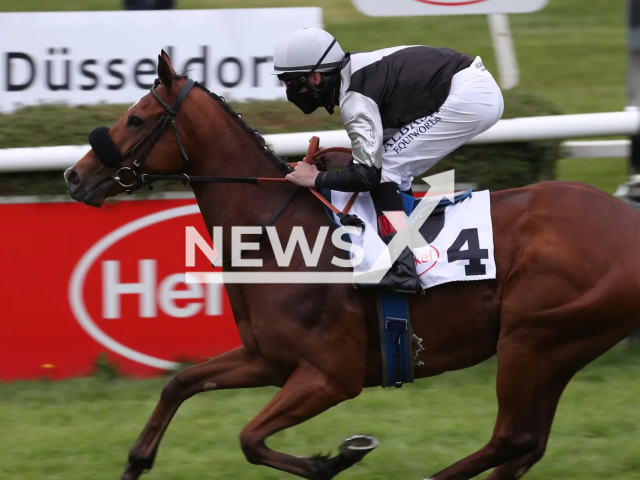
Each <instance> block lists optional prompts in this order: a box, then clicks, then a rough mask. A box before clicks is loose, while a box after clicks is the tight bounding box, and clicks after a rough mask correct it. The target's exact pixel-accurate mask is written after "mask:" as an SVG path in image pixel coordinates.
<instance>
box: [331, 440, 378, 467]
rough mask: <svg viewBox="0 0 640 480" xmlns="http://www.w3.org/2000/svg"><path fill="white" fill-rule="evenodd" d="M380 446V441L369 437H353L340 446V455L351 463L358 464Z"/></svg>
mask: <svg viewBox="0 0 640 480" xmlns="http://www.w3.org/2000/svg"><path fill="white" fill-rule="evenodd" d="M378 445H380V441H378V439H377V438H376V437H372V436H371V435H354V436H352V437H349V438H347V439H346V440H345V441H344V442H342V445H340V453H341V454H342V456H344V457H346V458H348V459H349V460H351V461H352V462H354V463H355V462H359V461H360V460H362V458H363V457H364V456H365V455H366V454H367V453H369V452H370V451H371V450H373V449H374V448H376V447H377V446H378Z"/></svg>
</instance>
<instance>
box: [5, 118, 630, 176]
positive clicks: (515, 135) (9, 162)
mask: <svg viewBox="0 0 640 480" xmlns="http://www.w3.org/2000/svg"><path fill="white" fill-rule="evenodd" d="M638 133H640V111H638V110H637V109H628V110H627V111H624V112H612V113H589V114H583V115H557V116H550V117H531V118H516V119H512V120H501V121H500V122H498V124H497V125H495V126H494V127H493V128H491V129H490V130H488V131H487V132H485V133H483V134H481V135H479V136H477V137H476V138H474V139H473V140H472V141H471V142H469V143H475V144H482V143H485V144H486V143H512V142H528V141H535V140H552V139H555V140H559V139H567V138H589V137H591V138H593V137H608V136H632V135H636V134H638ZM312 136H316V137H319V138H320V145H321V146H323V147H349V146H351V142H350V141H349V137H348V136H347V134H346V132H345V131H344V130H331V131H324V132H304V133H283V134H276V135H265V139H266V141H267V143H268V144H269V145H271V148H272V149H273V150H274V151H275V152H276V153H277V154H278V155H280V156H283V157H294V156H301V155H304V154H305V153H306V151H307V147H308V145H309V139H310V138H311V137H312ZM621 145H622V144H617V146H616V148H617V149H618V150H617V153H620V152H621V151H625V152H626V151H628V148H629V147H628V146H626V147H625V146H621ZM624 145H627V144H624ZM609 146H612V145H611V144H609V145H606V144H605V145H603V146H601V151H602V148H605V149H606V148H608V147H609ZM574 147H575V148H577V147H576V146H575V145H574ZM89 148H90V147H89V145H79V146H60V147H38V148H9V149H5V150H0V173H6V172H28V171H40V170H63V169H65V168H68V167H70V166H72V165H73V164H74V163H75V162H77V161H78V160H79V159H80V158H82V157H83V156H84V155H85V154H86V152H87V151H88V150H89ZM569 148H571V147H569ZM582 148H584V142H582ZM625 148H626V149H627V150H624V149H625ZM621 149H622V150H621ZM571 156H573V155H571ZM604 156H609V155H604ZM611 156H614V155H611ZM576 158H578V157H576ZM580 158H581V157H580Z"/></svg>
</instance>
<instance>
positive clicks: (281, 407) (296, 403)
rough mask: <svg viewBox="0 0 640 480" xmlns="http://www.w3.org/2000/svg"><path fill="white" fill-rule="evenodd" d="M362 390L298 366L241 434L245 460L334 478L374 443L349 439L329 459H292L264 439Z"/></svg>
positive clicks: (312, 476)
mask: <svg viewBox="0 0 640 480" xmlns="http://www.w3.org/2000/svg"><path fill="white" fill-rule="evenodd" d="M346 385H352V386H349V387H347V386H346ZM353 385H358V386H353ZM361 390H362V385H361V382H357V381H346V382H342V383H341V384H338V383H337V382H335V381H332V379H330V378H328V377H327V376H326V375H325V374H323V373H322V372H320V371H319V370H318V369H316V368H315V367H314V366H312V365H310V364H307V363H304V364H301V365H300V366H299V367H298V368H297V369H296V371H295V372H294V373H293V374H292V375H291V377H289V379H288V380H287V383H286V384H285V385H284V387H283V388H282V390H280V391H279V392H278V393H277V394H276V396H275V397H274V398H273V399H272V400H271V402H270V403H269V404H268V405H267V406H266V407H265V408H264V410H262V412H260V414H259V415H258V416H257V417H256V418H255V419H253V420H252V421H251V422H250V423H249V424H248V425H247V426H246V427H245V428H244V429H243V431H242V433H241V434H240V444H241V446H242V450H243V451H244V454H245V455H246V457H247V460H248V461H249V462H251V463H254V464H259V465H266V466H268V467H272V468H276V469H278V470H282V471H284V472H288V473H292V474H294V475H298V476H300V477H304V478H309V479H312V480H328V479H330V478H333V477H334V476H335V475H337V474H338V473H340V472H341V471H343V470H345V469H347V468H349V467H350V466H352V465H353V464H355V463H357V462H358V461H360V460H361V459H362V458H363V457H364V456H365V455H366V454H367V453H368V452H370V451H371V450H373V449H374V448H375V447H376V446H377V440H375V439H374V438H373V437H368V436H366V435H363V436H358V437H352V438H350V439H348V440H347V441H346V442H345V443H343V444H342V446H341V448H340V454H339V455H337V456H335V457H332V458H327V457H322V456H316V457H312V458H307V457H294V456H292V455H288V454H285V453H281V452H276V451H274V450H271V449H270V448H269V447H267V446H266V444H265V440H266V438H267V437H269V436H270V435H273V434H274V433H276V432H279V431H281V430H284V429H286V428H289V427H292V426H294V425H298V424H300V423H302V422H304V421H305V420H308V419H310V418H312V417H315V416H316V415H318V414H320V413H322V412H324V411H325V410H328V409H329V408H331V407H333V406H335V405H337V404H339V403H341V402H343V401H344V400H347V399H350V398H353V397H355V396H357V395H358V394H359V393H360V391H361Z"/></svg>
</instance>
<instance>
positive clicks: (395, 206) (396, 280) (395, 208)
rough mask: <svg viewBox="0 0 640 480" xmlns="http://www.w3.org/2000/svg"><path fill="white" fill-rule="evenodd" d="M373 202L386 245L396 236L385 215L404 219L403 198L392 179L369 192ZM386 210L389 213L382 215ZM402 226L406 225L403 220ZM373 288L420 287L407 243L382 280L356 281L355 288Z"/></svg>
mask: <svg viewBox="0 0 640 480" xmlns="http://www.w3.org/2000/svg"><path fill="white" fill-rule="evenodd" d="M371 198H372V199H373V205H374V207H375V209H376V214H377V216H378V229H379V233H380V237H381V238H382V241H383V242H384V243H385V244H386V245H389V243H391V241H392V240H393V238H394V237H395V236H396V234H397V231H396V229H395V228H394V227H393V225H392V224H391V222H390V221H389V219H388V218H387V216H395V218H397V219H398V221H396V222H395V223H396V225H397V224H398V223H401V222H404V219H405V216H404V202H403V201H402V196H401V195H400V189H399V187H398V185H396V184H395V183H391V182H389V183H382V184H380V186H379V187H378V188H376V189H375V190H374V191H372V192H371ZM384 212H387V214H388V215H385V213H384ZM401 228H403V229H408V226H407V225H406V224H405V225H403V226H402V227H401ZM367 287H368V288H376V289H383V290H392V291H395V292H401V293H417V292H418V291H420V290H421V287H420V279H419V278H418V274H417V273H416V264H415V259H414V255H413V252H412V251H411V249H410V248H409V247H408V246H406V247H404V249H403V251H402V253H401V254H400V255H399V256H398V258H397V259H396V260H395V262H393V265H392V266H391V268H390V269H389V271H387V272H386V274H385V275H384V277H383V278H382V280H381V281H380V282H379V283H377V284H358V285H356V288H367Z"/></svg>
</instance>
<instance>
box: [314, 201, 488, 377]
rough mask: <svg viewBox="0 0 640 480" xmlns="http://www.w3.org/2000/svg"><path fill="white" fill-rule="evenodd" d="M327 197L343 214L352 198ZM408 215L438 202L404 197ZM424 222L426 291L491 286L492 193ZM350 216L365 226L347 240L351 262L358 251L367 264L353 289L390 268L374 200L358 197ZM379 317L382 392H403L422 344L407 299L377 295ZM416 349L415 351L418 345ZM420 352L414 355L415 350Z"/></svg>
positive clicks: (359, 268) (421, 258)
mask: <svg viewBox="0 0 640 480" xmlns="http://www.w3.org/2000/svg"><path fill="white" fill-rule="evenodd" d="M322 194H323V196H324V197H325V198H326V199H327V200H329V202H331V203H332V204H333V205H334V206H335V207H336V208H337V209H339V210H342V209H343V208H344V206H345V205H346V204H347V202H348V201H349V199H350V198H351V195H352V194H350V193H343V192H336V191H330V190H323V191H322ZM403 200H404V204H405V213H406V214H407V216H409V217H410V215H411V213H412V212H413V211H414V210H415V209H416V208H420V210H418V211H421V210H423V209H424V207H426V205H425V204H420V202H422V201H424V202H429V201H434V200H433V199H429V198H425V199H424V200H422V199H417V198H414V197H412V196H409V195H404V194H403ZM325 210H326V211H327V215H328V216H329V218H330V219H331V222H332V224H333V225H334V227H335V228H338V227H340V220H339V219H338V217H337V216H336V215H335V214H334V213H333V212H331V211H330V210H329V209H327V208H326V207H325ZM429 210H433V211H432V213H431V214H430V215H429V216H428V217H427V218H426V220H425V221H424V223H423V224H422V226H421V227H420V229H419V231H420V233H421V235H422V237H423V238H424V240H425V241H426V242H427V245H423V246H422V247H418V248H412V250H413V254H414V259H415V262H416V271H417V274H418V276H419V277H420V284H421V286H422V288H423V289H425V290H426V289H428V288H431V287H435V286H437V285H442V284H444V283H449V282H458V281H474V280H489V279H495V278H496V264H495V259H494V254H493V228H492V224H491V205H490V195H489V192H488V191H482V192H473V193H472V192H471V191H470V190H469V191H466V192H462V193H459V194H457V195H456V196H455V199H454V202H451V201H449V200H446V199H443V200H442V201H440V202H439V203H438V204H437V206H436V207H435V208H433V207H431V208H429V209H427V211H429ZM350 213H351V214H355V215H357V216H358V217H359V218H360V219H361V220H362V221H363V223H364V224H365V228H364V230H363V231H362V232H361V233H360V234H359V235H356V234H349V235H348V236H349V238H348V239H347V238H344V237H345V236H343V240H345V241H347V242H348V243H349V244H350V251H349V255H350V258H351V260H352V262H353V261H354V260H356V258H357V257H358V255H357V253H356V249H357V248H360V249H362V251H363V252H364V259H363V260H362V261H360V263H358V264H357V265H353V278H354V284H355V285H357V284H358V283H359V282H361V280H360V279H362V278H365V277H366V276H367V275H370V274H371V272H372V271H376V270H379V269H380V268H387V269H388V268H389V266H390V265H391V261H390V256H389V252H388V250H387V246H386V245H385V244H384V242H383V241H382V239H381V238H380V236H379V235H378V229H377V217H376V212H375V209H374V207H373V202H372V200H371V196H370V195H369V194H368V193H361V194H359V195H358V197H357V199H356V200H355V203H354V204H353V206H352V208H351V211H350ZM378 317H379V327H380V340H381V345H382V361H383V379H382V386H383V387H388V386H391V385H393V386H395V387H401V386H402V384H403V383H410V382H413V369H414V365H415V364H416V362H417V354H418V351H419V348H420V345H419V342H420V339H418V338H417V337H414V336H413V333H412V331H411V323H410V318H409V307H408V296H407V295H406V294H402V293H397V292H379V293H378ZM414 343H416V345H414ZM414 348H415V349H417V350H416V352H415V355H414V352H413V350H414Z"/></svg>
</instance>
